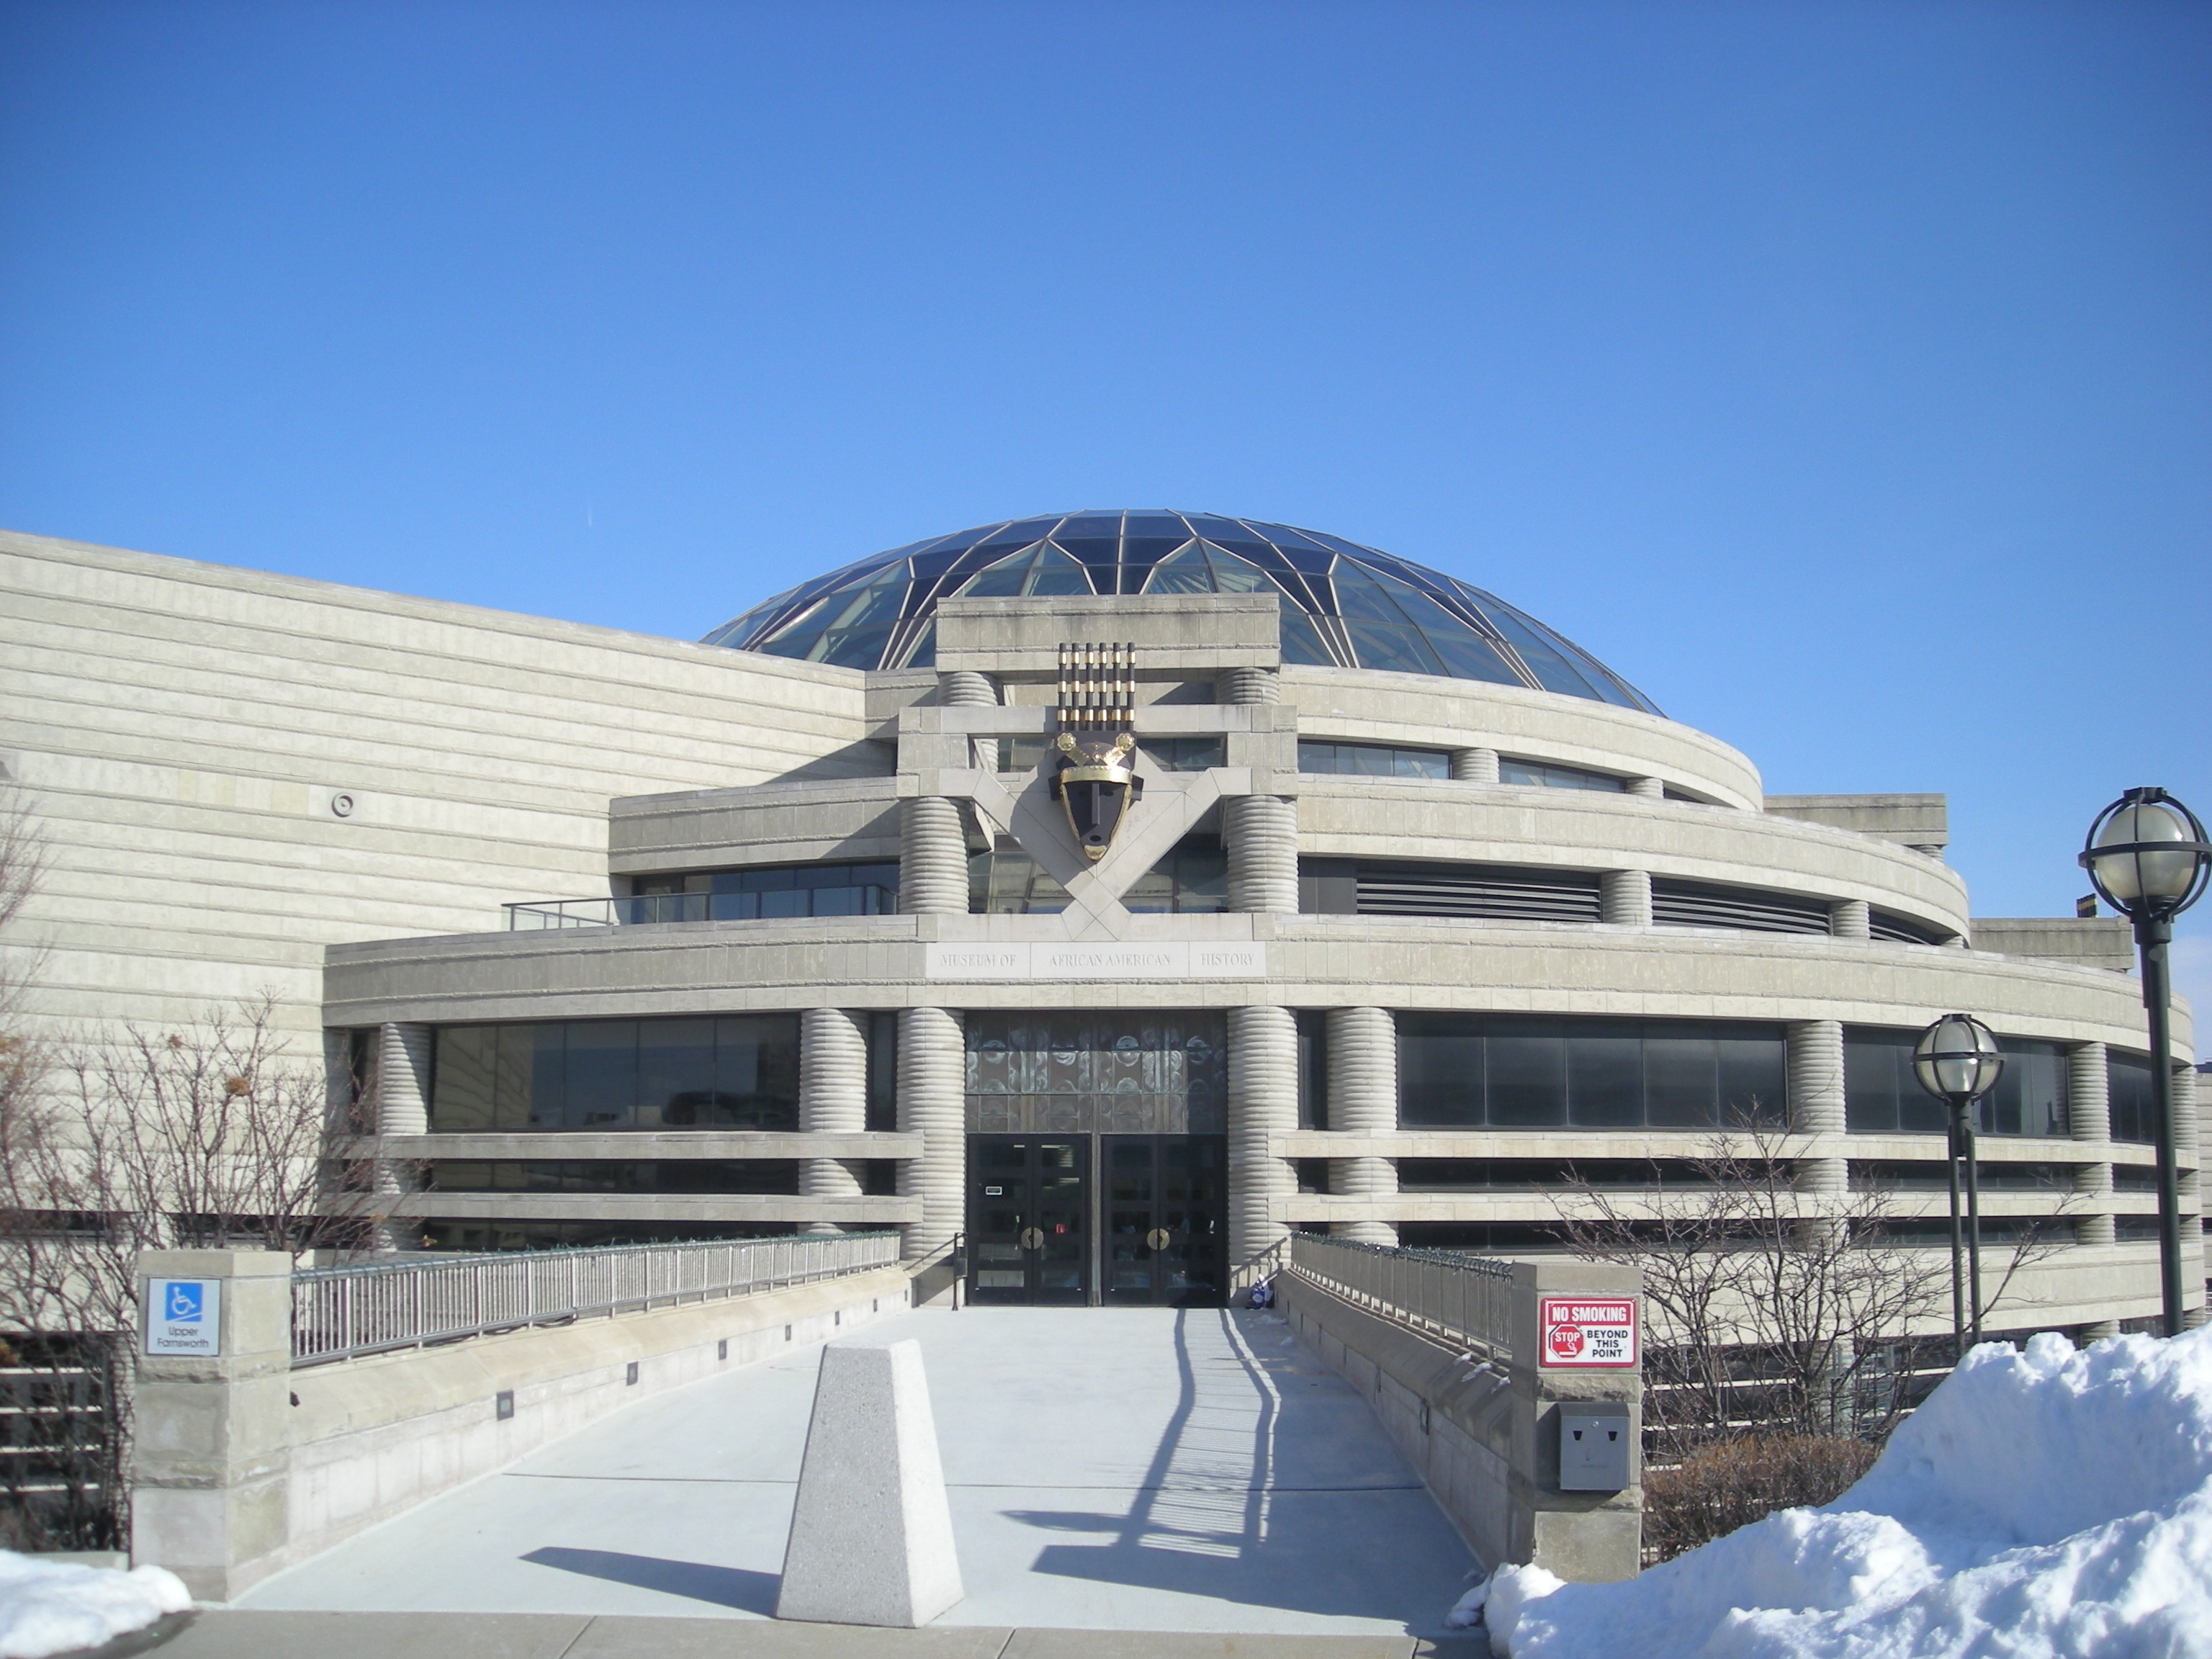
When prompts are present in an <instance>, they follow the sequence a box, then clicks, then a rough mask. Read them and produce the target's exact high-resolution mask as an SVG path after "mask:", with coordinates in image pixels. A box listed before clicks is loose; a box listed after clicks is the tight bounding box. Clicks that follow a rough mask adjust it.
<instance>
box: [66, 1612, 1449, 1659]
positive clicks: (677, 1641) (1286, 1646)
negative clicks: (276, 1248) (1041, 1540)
mask: <svg viewBox="0 0 2212 1659" xmlns="http://www.w3.org/2000/svg"><path fill="white" fill-rule="evenodd" d="M148 1653H158V1654H159V1655H160V1656H161V1659H418V1656H419V1659H1490V1645H1489V1644H1488V1643H1487V1642H1485V1641H1481V1640H1480V1639H1476V1638H1466V1637H1461V1638H1445V1639H1443V1640H1442V1641H1431V1640H1428V1639H1427V1638H1422V1637H1414V1636H1285V1635H1267V1636H1218V1635H1214V1636H1208V1635H1199V1634H1196V1633H1194V1632H1188V1631H1097V1630H1002V1629H995V1628H993V1627H990V1626H981V1625H975V1626H958V1627H945V1626H934V1627H933V1628H931V1629H928V1630H862V1629H858V1628H855V1627H854V1626H850V1625H784V1624H777V1623H775V1621H773V1620H761V1619H756V1620H745V1621H739V1620H729V1619H639V1618H618V1617H616V1616H614V1615H612V1614H609V1613H601V1614H599V1615H597V1616H596V1617H592V1618H584V1617H580V1616H578V1615H575V1614H573V1613H258V1612H244V1611H240V1610H238V1609H234V1608H220V1609H215V1610H211V1611H208V1612H203V1613H191V1614H185V1615H184V1616H182V1617H179V1618H176V1619H167V1620H162V1622H161V1626H160V1627H159V1628H157V1629H154V1630H149V1631H142V1632H138V1633H137V1634H136V1635H133V1636H128V1637H125V1638H122V1639H121V1640H119V1641H116V1642H112V1643H110V1644H108V1645H107V1646H106V1647H102V1648H95V1649H93V1650H90V1651H88V1652H85V1653H82V1654H78V1655H75V1656H72V1659H137V1656H138V1655H140V1654H148Z"/></svg>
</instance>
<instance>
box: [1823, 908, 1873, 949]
mask: <svg viewBox="0 0 2212 1659" xmlns="http://www.w3.org/2000/svg"><path fill="white" fill-rule="evenodd" d="M1873 920H1874V917H1873V913H1872V912H1871V911H1869V909H1868V908H1867V902H1866V901H1865V900H1864V899H1838V900H1837V901H1836V902H1834V903H1833V904H1831V905H1830V906H1829V907H1828V932H1829V933H1830V934H1831V935H1832V936H1833V937H1834V938H1837V939H1872V938H1873V937H1874V929H1873V926H1872V923H1873Z"/></svg>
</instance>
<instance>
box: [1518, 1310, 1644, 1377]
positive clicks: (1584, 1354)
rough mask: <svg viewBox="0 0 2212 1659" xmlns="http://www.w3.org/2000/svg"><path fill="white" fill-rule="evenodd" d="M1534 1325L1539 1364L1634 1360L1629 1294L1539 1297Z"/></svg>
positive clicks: (1612, 1364)
mask: <svg viewBox="0 0 2212 1659" xmlns="http://www.w3.org/2000/svg"><path fill="white" fill-rule="evenodd" d="M1536 1325H1537V1329H1538V1334H1539V1338H1540V1341H1541V1346H1542V1349H1543V1355H1542V1359H1541V1364H1546V1365H1553V1366H1560V1365H1565V1366H1593V1367H1613V1368H1619V1367H1626V1366H1631V1365H1633V1364H1636V1363H1637V1354H1636V1298H1635V1297H1632V1296H1615V1297H1603V1296H1601V1297H1587V1296H1572V1297H1571V1296H1547V1297H1541V1298H1539V1300H1538V1302H1537V1308H1536Z"/></svg>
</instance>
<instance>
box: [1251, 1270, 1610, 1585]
mask: <svg viewBox="0 0 2212 1659" xmlns="http://www.w3.org/2000/svg"><path fill="white" fill-rule="evenodd" d="M1512 1267H1513V1277H1512V1282H1511V1284H1510V1286H1501V1287H1500V1288H1501V1290H1504V1291H1505V1292H1506V1295H1507V1297H1510V1300H1508V1301H1507V1302H1506V1305H1505V1308H1504V1314H1505V1319H1506V1328H1505V1329H1504V1330H1503V1331H1500V1332H1498V1333H1496V1336H1497V1339H1498V1340H1494V1341H1493V1342H1492V1343H1490V1344H1489V1345H1487V1350H1486V1351H1484V1350H1483V1349H1481V1348H1478V1347H1477V1346H1475V1345H1474V1344H1472V1343H1462V1342H1458V1341H1452V1342H1446V1341H1444V1340H1442V1339H1441V1338H1440V1336H1439V1335H1438V1334H1437V1332H1436V1331H1435V1330H1434V1329H1433V1328H1429V1329H1424V1328H1421V1327H1422V1324H1423V1322H1424V1321H1423V1316H1422V1310H1390V1309H1387V1308H1380V1309H1378V1308H1373V1307H1362V1306H1356V1305H1354V1304H1353V1303H1352V1302H1351V1301H1350V1300H1348V1299H1347V1298H1346V1296H1344V1295H1342V1294H1339V1293H1338V1292H1337V1291H1334V1290H1332V1289H1329V1288H1326V1287H1325V1286H1324V1284H1323V1283H1322V1282H1321V1280H1322V1278H1323V1277H1325V1276H1326V1275H1325V1274H1316V1273H1310V1272H1301V1271H1300V1270H1299V1267H1297V1262H1296V1260H1295V1258H1293V1259H1292V1260H1291V1261H1289V1262H1286V1264H1285V1268H1284V1270H1283V1271H1282V1272H1280V1273H1278V1274H1277V1275H1276V1277H1275V1279H1274V1289H1275V1298H1276V1305H1277V1307H1279V1309H1280V1310H1282V1312H1283V1314H1284V1316H1285V1317H1286V1318H1288V1319H1289V1321H1290V1322H1291V1327H1292V1328H1293V1329H1295V1330H1296V1331H1297V1334H1298V1335H1299V1336H1300V1337H1301V1338H1302V1339H1303V1340H1304V1341H1305V1343H1306V1344H1307V1346H1310V1347H1311V1348H1312V1349H1313V1350H1314V1352H1316V1353H1317V1354H1318V1355H1319V1356H1320V1357H1321V1358H1322V1360H1324V1361H1325V1362H1326V1363H1327V1364H1328V1365H1329V1366H1330V1367H1331V1368H1332V1369H1334V1370H1335V1371H1336V1372H1337V1373H1338V1374H1339V1375H1340V1376H1343V1377H1344V1379H1345V1380H1346V1382H1348V1383H1351V1384H1352V1386H1353V1387H1354V1388H1356V1389H1358V1390H1359V1391H1360V1392H1361V1393H1362V1394H1364V1395H1366V1396H1367V1398H1368V1399H1369V1400H1370V1401H1371V1402H1372V1403H1373V1405H1374V1407H1375V1413H1376V1416H1377V1417H1378V1418H1380V1419H1381V1420H1382V1423H1383V1428H1384V1429H1385V1430H1386V1431H1388V1432H1389V1435H1390V1437H1391V1438H1392V1439H1393V1440H1395V1441H1396V1442H1397V1443H1398V1446H1399V1448H1400V1449H1401V1450H1402V1451H1403V1452H1404V1453H1405V1454H1406V1456H1407V1459H1408V1460H1409V1461H1410V1462H1412V1463H1413V1467H1414V1468H1416V1469H1417V1470H1419V1473H1420V1476H1421V1479H1422V1480H1423V1481H1424V1482H1425V1483H1426V1485H1427V1486H1428V1488H1429V1491H1430V1492H1431V1494H1433V1495H1434V1497H1435V1498H1436V1500H1437V1504H1438V1505H1439V1506H1440V1507H1441V1508H1442V1509H1443V1511H1444V1513H1445V1514H1446V1515H1447V1516H1450V1518H1451V1520H1452V1523H1453V1524H1454V1525H1455V1526H1456V1527H1457V1528H1459V1530H1460V1534H1461V1535H1462V1537H1464V1538H1465V1539H1466V1540H1467V1541H1468V1547H1469V1548H1470V1549H1472V1550H1473V1551H1474V1553H1475V1556H1476V1558H1477V1559H1479V1560H1480V1561H1481V1562H1482V1564H1483V1565H1484V1566H1486V1567H1487V1568H1493V1569H1494V1568H1496V1567H1498V1566H1501V1565H1504V1564H1506V1563H1507V1562H1516V1563H1519V1562H1533V1563H1534V1564H1535V1565H1538V1566H1541V1567H1543V1568H1545V1569H1547V1570H1548V1571H1552V1572H1555V1573H1557V1574H1559V1577H1562V1578H1565V1579H1569V1580H1571V1581H1582V1582H1588V1583H1601V1582H1604V1581H1607V1580H1611V1579H1617V1578H1632V1577H1635V1576H1636V1572H1637V1567H1638V1559H1639V1552H1640V1547H1641V1544H1642V1534H1643V1522H1644V1487H1643V1463H1642V1459H1641V1458H1640V1457H1639V1456H1638V1455H1637V1449H1636V1448H1637V1442H1638V1437H1639V1436H1640V1434H1641V1432H1642V1429H1643V1395H1644V1386H1643V1376H1642V1372H1641V1370H1640V1369H1625V1370H1583V1369H1575V1368H1567V1367H1553V1366H1550V1365H1547V1364H1542V1363H1541V1360H1542V1358H1543V1356H1544V1352H1545V1350H1544V1345H1543V1340H1542V1334H1541V1330H1540V1321H1539V1314H1540V1310H1541V1306H1542V1304H1543V1302H1544V1300H1545V1299H1546V1298H1547V1297H1561V1296H1597V1297H1640V1296H1641V1294H1642V1291H1643V1279H1642V1276H1641V1275H1640V1274H1638V1273H1636V1272H1634V1271H1633V1270H1632V1269H1623V1268H1619V1267H1605V1266H1600V1265H1597V1264H1595V1263H1588V1262H1581V1261H1569V1260H1559V1261H1516V1262H1515V1263H1513V1264H1512ZM1429 1323H1431V1325H1432V1324H1433V1321H1430V1322H1429ZM1583 1405H1601V1406H1612V1407H1625V1409H1626V1440H1627V1460H1628V1461H1627V1484H1626V1486H1623V1487H1621V1488H1620V1490H1618V1491H1614V1492H1601V1491H1586V1492H1571V1491H1564V1490H1562V1489H1561V1485H1560V1468H1559V1431H1560V1427H1559V1416H1560V1412H1561V1409H1562V1407H1570V1408H1571V1407H1577V1406H1583Z"/></svg>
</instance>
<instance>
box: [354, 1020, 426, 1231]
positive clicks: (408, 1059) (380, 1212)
mask: <svg viewBox="0 0 2212 1659" xmlns="http://www.w3.org/2000/svg"><path fill="white" fill-rule="evenodd" d="M431 1036H432V1034H431V1030H430V1027H428V1026H427V1025H380V1026H378V1027H377V1028H376V1133H378V1134H379V1135H419V1134H427V1133H428V1132H429V1127H430V1111H429V1105H430V1054H431V1047H432V1043H431ZM369 1182H370V1186H371V1188H372V1189H373V1191H374V1194H375V1197H374V1201H373V1202H372V1203H371V1204H370V1206H369V1214H370V1221H369V1240H370V1243H371V1246H372V1247H373V1248H374V1249H377V1250H380V1251H398V1250H406V1249H413V1248H414V1247H415V1245H416V1242H417V1241H418V1240H419V1238H420V1237H421V1235H420V1233H419V1232H418V1231H417V1230H416V1222H415V1220H414V1218H412V1217H410V1216H395V1215H393V1214H392V1211H393V1210H394V1209H396V1208H397V1207H398V1202H399V1200H400V1199H401V1198H403V1197H404V1196H405V1195H406V1194H408V1193H409V1192H411V1191H412V1190H413V1189H414V1186H415V1167H414V1164H412V1162H410V1160H408V1159H405V1158H377V1159H375V1160H374V1162H373V1163H372V1164H371V1166H370V1169H369Z"/></svg>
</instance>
